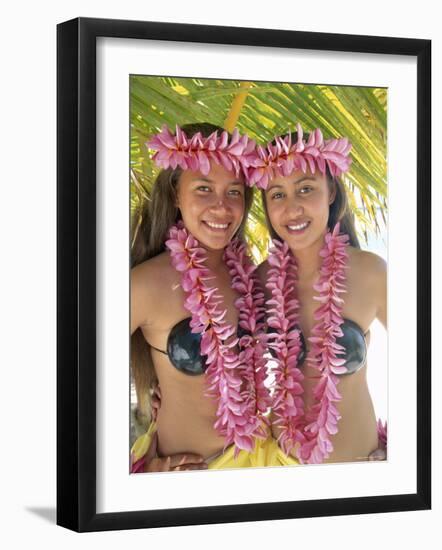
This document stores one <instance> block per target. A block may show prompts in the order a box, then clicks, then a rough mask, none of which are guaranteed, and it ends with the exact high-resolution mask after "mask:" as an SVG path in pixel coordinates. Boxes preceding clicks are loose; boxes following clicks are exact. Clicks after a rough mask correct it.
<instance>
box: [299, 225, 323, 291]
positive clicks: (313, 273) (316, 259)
mask: <svg viewBox="0 0 442 550" xmlns="http://www.w3.org/2000/svg"><path fill="white" fill-rule="evenodd" d="M324 235H325V233H324ZM324 235H322V236H321V238H319V239H318V240H317V241H316V242H314V243H313V244H312V245H311V246H309V247H308V248H303V249H301V250H299V249H298V250H292V254H293V256H294V257H295V258H296V263H297V265H298V280H299V282H301V283H302V281H306V282H308V281H311V280H314V279H315V278H316V277H317V276H318V275H319V270H320V268H321V264H322V258H321V256H320V255H319V252H320V251H321V249H322V247H323V246H324Z"/></svg>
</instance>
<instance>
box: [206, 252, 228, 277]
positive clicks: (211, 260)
mask: <svg viewBox="0 0 442 550" xmlns="http://www.w3.org/2000/svg"><path fill="white" fill-rule="evenodd" d="M206 255H207V260H206V265H207V267H208V268H209V269H210V270H212V271H217V270H218V269H219V268H220V266H221V265H224V259H223V255H224V248H223V249H221V250H207V249H206Z"/></svg>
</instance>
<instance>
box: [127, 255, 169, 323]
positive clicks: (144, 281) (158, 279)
mask: <svg viewBox="0 0 442 550" xmlns="http://www.w3.org/2000/svg"><path fill="white" fill-rule="evenodd" d="M176 276H177V272H176V271H175V269H173V267H172V266H171V264H170V261H169V254H167V253H165V252H164V253H162V254H159V255H158V256H155V257H154V258H151V259H149V260H146V261H145V262H142V263H141V264H139V265H137V266H135V267H134V268H133V269H132V270H131V285H130V298H131V299H130V303H131V333H133V332H134V331H135V330H136V329H137V328H138V327H147V326H149V324H150V323H151V319H150V318H149V312H150V311H154V310H156V309H157V307H158V304H162V303H163V302H164V297H165V296H170V289H171V287H172V288H173V286H174V284H175V283H176Z"/></svg>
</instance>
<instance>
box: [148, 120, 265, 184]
mask: <svg viewBox="0 0 442 550" xmlns="http://www.w3.org/2000/svg"><path fill="white" fill-rule="evenodd" d="M146 145H147V147H149V148H150V149H153V150H155V151H156V153H154V155H153V156H152V160H154V161H155V163H156V164H157V165H158V166H159V167H160V168H163V169H167V168H172V169H175V168H177V167H178V166H179V167H180V168H182V169H183V170H193V171H197V170H200V171H201V173H202V174H203V175H205V176H207V174H208V173H209V172H210V164H211V162H215V163H216V164H219V165H221V166H223V167H224V168H225V169H226V170H228V171H233V172H234V173H235V175H236V176H237V177H238V176H239V174H240V171H241V169H243V170H246V169H247V167H248V166H249V165H250V163H251V162H253V159H254V158H255V148H256V144H255V142H254V141H253V140H251V139H250V138H249V137H248V136H247V135H246V134H244V135H242V136H241V135H240V133H239V131H238V129H237V128H235V129H234V131H233V134H232V137H231V138H229V134H228V133H227V132H226V131H224V132H222V133H221V135H220V136H218V132H213V133H212V134H211V135H210V136H209V137H207V138H205V137H204V136H203V135H202V134H201V132H198V133H196V134H195V135H193V136H192V137H190V138H189V137H187V136H186V134H185V133H184V132H183V130H181V128H180V127H179V126H178V125H177V126H176V130H175V135H173V134H172V133H171V132H170V130H169V128H168V127H167V126H166V125H164V126H163V127H162V129H161V132H159V133H158V134H156V135H154V136H153V137H152V138H151V139H150V140H149V141H148V142H146Z"/></svg>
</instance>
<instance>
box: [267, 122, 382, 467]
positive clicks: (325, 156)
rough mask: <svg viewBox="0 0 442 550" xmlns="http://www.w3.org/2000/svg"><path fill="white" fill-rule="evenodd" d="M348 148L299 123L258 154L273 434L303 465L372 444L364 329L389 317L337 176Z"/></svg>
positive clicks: (369, 453)
mask: <svg viewBox="0 0 442 550" xmlns="http://www.w3.org/2000/svg"><path fill="white" fill-rule="evenodd" d="M292 143H293V145H292ZM281 144H282V145H283V147H282V146H281ZM278 146H279V147H280V149H278ZM350 147H351V145H350V144H349V143H348V140H346V139H345V138H341V139H335V140H329V141H324V140H323V138H322V133H321V131H320V130H319V129H316V130H314V131H313V132H312V133H311V134H310V136H308V135H307V136H305V137H304V136H303V134H302V129H301V128H300V126H299V125H298V132H296V133H294V134H292V135H289V136H284V137H283V138H277V141H276V145H275V142H274V144H269V145H268V151H269V155H268V156H267V159H266V153H265V152H263V155H262V156H263V157H264V159H265V160H267V162H264V163H263V165H264V167H265V170H267V174H266V181H265V184H264V189H265V190H264V191H263V192H262V193H263V203H264V207H265V212H266V216H267V221H268V224H269V228H270V231H271V234H272V237H273V238H274V241H273V249H272V250H271V254H270V257H269V259H268V260H267V261H266V262H264V263H263V264H262V265H261V266H260V268H259V271H260V274H261V276H262V280H263V282H264V283H266V286H267V291H268V294H269V296H268V298H269V301H268V302H267V303H268V304H270V305H271V307H270V308H269V312H268V313H269V320H268V322H269V325H270V326H272V327H274V329H275V332H274V333H273V336H272V338H271V342H270V344H269V347H270V348H273V350H274V354H275V359H276V362H277V368H276V379H277V384H276V390H275V391H276V394H277V396H276V401H277V402H278V406H277V407H274V409H273V418H274V422H273V431H274V435H275V437H277V438H278V440H279V441H280V442H281V445H282V447H283V448H284V451H285V452H286V454H287V455H289V454H290V453H291V454H292V455H293V456H295V457H297V458H298V459H299V460H300V461H301V462H306V463H318V462H346V461H362V460H368V459H370V458H375V456H374V454H373V453H374V451H376V450H377V447H378V426H377V423H376V417H375V413H374V407H373V403H372V400H371V397H370V393H369V391H368V385H367V362H366V357H367V347H368V343H369V328H370V325H371V324H372V322H373V321H374V319H375V318H377V319H379V321H381V323H382V324H383V325H384V327H386V323H387V319H386V265H385V262H384V261H383V260H382V259H381V258H380V257H378V256H376V255H375V254H373V253H371V252H367V251H363V250H361V249H360V246H359V242H358V239H357V236H356V232H355V230H354V227H353V222H352V216H351V213H350V210H349V208H348V205H347V198H346V193H345V188H344V186H343V184H342V182H341V181H340V179H339V175H340V174H341V173H342V172H345V171H347V170H348V169H349V165H350V161H349V159H348V153H349V151H350ZM278 151H279V153H278ZM270 155H271V156H270ZM261 172H262V173H264V169H263V168H262V169H261ZM262 175H263V174H260V173H258V176H257V177H262ZM318 303H319V306H318ZM282 327H284V328H283V329H282V330H281V328H282ZM301 352H302V353H301ZM301 357H302V359H301ZM304 358H305V360H304ZM383 443H385V440H384V442H383Z"/></svg>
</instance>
